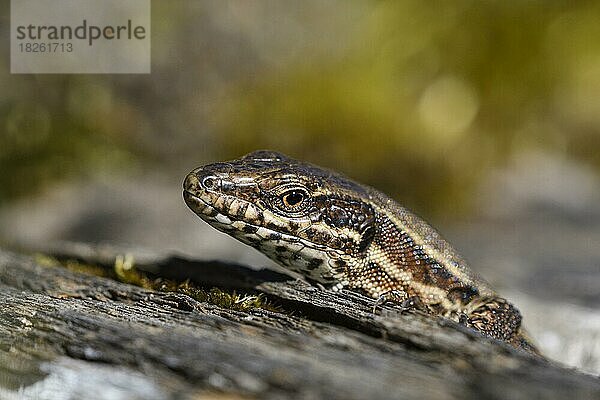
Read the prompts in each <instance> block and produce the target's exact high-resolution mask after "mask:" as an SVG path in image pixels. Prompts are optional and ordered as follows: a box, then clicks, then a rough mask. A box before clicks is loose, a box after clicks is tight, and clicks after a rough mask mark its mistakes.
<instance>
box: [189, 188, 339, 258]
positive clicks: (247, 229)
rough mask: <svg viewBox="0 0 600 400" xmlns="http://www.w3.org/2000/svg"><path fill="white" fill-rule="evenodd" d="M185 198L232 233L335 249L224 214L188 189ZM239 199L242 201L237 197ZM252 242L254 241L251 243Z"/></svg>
mask: <svg viewBox="0 0 600 400" xmlns="http://www.w3.org/2000/svg"><path fill="white" fill-rule="evenodd" d="M183 198H184V200H185V202H186V204H187V205H188V207H189V208H190V209H191V210H192V211H194V213H196V215H198V216H199V217H200V218H202V219H203V220H204V221H206V222H208V223H209V224H210V225H212V226H214V227H215V228H217V229H219V230H222V231H224V232H226V233H228V234H230V235H234V233H235V231H238V232H241V233H242V234H243V235H245V236H246V237H255V238H256V239H258V240H260V241H265V240H270V241H275V242H277V241H283V242H286V243H292V244H294V243H298V244H301V245H302V246H303V247H310V248H313V249H315V250H331V251H335V250H334V249H332V248H330V247H328V246H324V245H320V244H317V243H313V242H311V241H308V240H305V239H302V238H299V237H297V236H293V235H290V234H287V233H283V232H279V231H277V230H274V229H270V228H266V227H264V226H261V225H258V224H253V223H251V222H247V221H244V220H241V219H235V218H233V217H232V216H231V214H230V215H227V214H224V213H222V212H220V211H219V210H218V209H217V208H215V207H214V206H213V205H212V204H210V203H209V202H208V201H206V200H204V199H203V198H202V197H200V196H197V195H196V194H194V193H190V192H189V191H187V190H184V191H183ZM237 201H241V200H239V199H237ZM248 207H254V206H253V205H252V204H249V203H248ZM234 236H236V238H238V239H240V238H239V237H238V235H234ZM250 244H252V243H250Z"/></svg>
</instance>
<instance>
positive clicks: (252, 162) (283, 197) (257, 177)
mask: <svg viewBox="0 0 600 400" xmlns="http://www.w3.org/2000/svg"><path fill="white" fill-rule="evenodd" d="M183 189H184V190H183V197H184V199H185V202H186V204H187V205H188V207H190V209H192V211H194V212H195V213H196V214H197V215H198V216H199V217H200V218H202V219H203V220H204V221H206V222H208V223H209V224H210V225H212V226H213V227H214V228H216V229H219V230H221V231H223V232H226V233H228V234H229V235H231V236H233V237H235V238H236V239H238V240H240V241H242V242H243V243H246V244H248V245H250V246H253V247H255V248H257V249H258V250H259V251H261V252H263V253H264V254H266V255H267V256H268V257H270V258H272V259H273V260H275V261H276V262H277V263H279V264H280V265H282V266H284V267H287V268H289V269H291V270H293V271H296V272H299V273H301V274H303V275H304V276H306V277H307V278H309V279H311V280H314V281H317V282H321V283H325V284H332V285H336V284H337V285H338V287H339V286H340V285H342V286H343V285H344V276H345V270H346V268H348V265H349V264H351V263H352V262H353V261H355V260H356V259H358V258H360V256H361V254H363V253H364V252H365V250H366V249H367V247H368V246H369V244H370V242H371V240H372V239H373V236H374V233H375V216H374V211H373V209H372V207H371V206H370V205H369V204H368V203H367V202H365V201H364V199H365V198H368V189H367V188H365V187H363V186H361V185H359V184H357V183H355V182H353V181H351V180H350V179H348V178H345V177H343V176H341V175H339V174H336V173H334V172H332V171H329V170H326V169H323V168H319V167H317V166H314V165H311V164H307V163H303V162H300V161H297V160H294V159H291V158H288V157H286V156H284V155H283V154H280V153H276V152H272V151H255V152H253V153H250V154H248V155H246V156H244V157H242V158H240V159H238V160H233V161H229V162H221V163H215V164H209V165H205V166H202V167H199V168H196V169H194V170H193V171H192V172H190V173H189V174H188V175H187V177H186V178H185V181H184V184H183Z"/></svg>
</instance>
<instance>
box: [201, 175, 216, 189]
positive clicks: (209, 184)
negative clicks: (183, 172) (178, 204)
mask: <svg viewBox="0 0 600 400" xmlns="http://www.w3.org/2000/svg"><path fill="white" fill-rule="evenodd" d="M202 186H204V187H205V188H206V189H214V188H215V187H216V179H215V178H214V177H212V176H207V177H206V178H204V179H202Z"/></svg>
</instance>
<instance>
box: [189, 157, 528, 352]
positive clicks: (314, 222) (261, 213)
mask: <svg viewBox="0 0 600 400" xmlns="http://www.w3.org/2000/svg"><path fill="white" fill-rule="evenodd" d="M183 197H184V201H185V203H186V204H187V206H188V207H189V208H190V209H191V210H192V211H193V212H194V213H195V214H196V215H198V216H199V217H200V218H201V219H203V220H204V221H206V222H208V223H209V224H210V225H211V226H213V227H214V228H216V229H218V230H220V231H223V232H225V233H227V234H229V235H231V236H233V237H234V238H236V239H238V240H239V241H241V242H243V243H245V244H247V245H250V246H252V247H254V248H256V249H258V250H259V251H261V252H262V253H264V254H265V255H266V256H268V257H269V258H271V259H273V260H274V261H275V262H276V263H278V264H279V265H281V266H283V267H284V268H287V269H288V270H291V271H294V272H296V273H299V274H300V275H302V276H303V277H304V278H306V279H307V280H308V281H309V282H312V283H316V284H318V285H320V286H322V287H325V288H328V289H331V290H334V291H339V290H341V289H344V288H348V289H350V290H355V291H358V292H362V293H363V294H366V295H367V296H370V297H372V298H373V299H375V300H376V302H375V305H376V307H377V305H379V304H381V303H384V302H386V301H393V302H396V303H399V304H401V305H402V306H403V307H406V308H415V309H420V310H424V311H426V312H427V313H428V314H430V315H439V316H442V317H446V318H449V319H451V320H454V321H456V322H458V323H459V324H461V325H464V326H467V327H469V328H472V329H474V330H476V331H478V332H479V333H481V334H483V335H484V336H487V337H491V338H494V339H497V340H500V341H504V342H506V343H508V344H509V345H511V346H513V347H515V348H519V349H524V350H526V351H529V352H530V353H535V354H539V352H538V351H537V349H536V348H535V346H534V345H533V344H532V343H531V340H530V339H529V338H528V336H527V334H526V332H525V331H524V329H523V328H522V327H521V320H522V318H521V314H520V312H519V310H518V309H517V308H516V307H515V306H514V305H513V304H511V303H510V302H509V301H507V300H506V299H504V298H503V297H500V296H499V295H497V294H496V292H495V291H494V290H493V289H492V288H491V287H490V285H489V284H488V283H487V282H486V281H485V280H484V279H482V278H481V277H480V276H479V275H478V274H476V273H475V272H474V271H473V270H471V269H470V268H469V267H468V266H467V264H466V262H465V261H464V259H463V258H462V257H461V256H460V255H459V254H458V253H457V252H456V251H455V250H454V249H453V248H452V246H451V245H450V244H449V243H448V242H446V241H445V240H444V239H443V238H442V237H441V235H440V234H439V233H438V232H437V231H436V230H434V229H433V228H432V227H431V226H430V225H429V224H427V223H426V222H425V221H424V220H422V219H421V218H420V217H418V216H416V215H415V214H414V213H412V212H411V211H409V210H408V209H406V208H404V207H402V206H401V205H399V204H398V203H397V202H396V201H394V200H392V199H391V198H390V197H388V196H386V195H385V194H383V193H381V192H379V191H377V190H376V189H374V188H371V187H369V186H366V185H362V184H359V183H357V182H355V181H353V180H351V179H349V178H347V177H345V176H343V175H341V174H339V173H336V172H334V171H331V170H328V169H325V168H321V167H318V166H315V165H312V164H309V163H305V162H302V161H298V160H295V159H292V158H289V157H287V156H285V155H283V154H281V153H277V152H274V151H268V150H259V151H255V152H252V153H250V154H247V155H246V156H244V157H242V158H240V159H237V160H233V161H228V162H218V163H213V164H208V165H204V166H201V167H198V168H196V169H194V170H193V171H191V172H190V173H189V174H188V175H187V176H186V178H185V180H184V183H183Z"/></svg>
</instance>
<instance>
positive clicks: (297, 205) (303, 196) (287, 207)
mask: <svg viewBox="0 0 600 400" xmlns="http://www.w3.org/2000/svg"><path fill="white" fill-rule="evenodd" d="M309 200H310V195H309V194H308V191H307V190H306V189H304V188H302V187H297V186H295V187H289V186H288V187H287V188H280V189H279V193H278V194H276V197H275V201H274V205H275V207H277V208H278V209H279V210H280V211H281V212H283V213H285V214H289V215H292V214H293V215H297V214H300V213H302V212H304V211H305V210H306V208H307V207H308V206H309V203H310V201H309Z"/></svg>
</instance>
